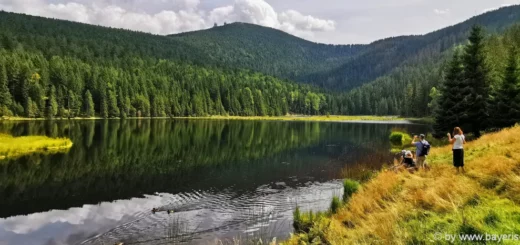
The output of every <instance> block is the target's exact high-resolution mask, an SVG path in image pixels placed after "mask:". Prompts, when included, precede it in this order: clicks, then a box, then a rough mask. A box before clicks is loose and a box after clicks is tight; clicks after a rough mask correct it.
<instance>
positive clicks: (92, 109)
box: [83, 90, 95, 117]
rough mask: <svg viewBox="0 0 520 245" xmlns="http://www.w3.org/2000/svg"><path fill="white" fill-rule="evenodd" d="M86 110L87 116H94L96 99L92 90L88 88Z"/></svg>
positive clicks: (85, 101)
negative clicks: (93, 97)
mask: <svg viewBox="0 0 520 245" xmlns="http://www.w3.org/2000/svg"><path fill="white" fill-rule="evenodd" d="M83 104H84V112H85V116H86V117H93V116H94V114H95V105H94V100H93V99H92V94H91V93H90V90H87V92H85V98H84V102H83Z"/></svg>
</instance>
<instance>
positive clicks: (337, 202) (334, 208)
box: [329, 197, 341, 214]
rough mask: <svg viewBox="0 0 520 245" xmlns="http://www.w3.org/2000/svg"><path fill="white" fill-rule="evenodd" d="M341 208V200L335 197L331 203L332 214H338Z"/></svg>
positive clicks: (330, 210)
mask: <svg viewBox="0 0 520 245" xmlns="http://www.w3.org/2000/svg"><path fill="white" fill-rule="evenodd" d="M339 207H341V200H339V197H333V198H332V201H331V203H330V209H329V212H330V213H331V214H335V213H336V212H338V209H339Z"/></svg>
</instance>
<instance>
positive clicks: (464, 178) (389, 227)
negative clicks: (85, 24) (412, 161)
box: [287, 126, 520, 244]
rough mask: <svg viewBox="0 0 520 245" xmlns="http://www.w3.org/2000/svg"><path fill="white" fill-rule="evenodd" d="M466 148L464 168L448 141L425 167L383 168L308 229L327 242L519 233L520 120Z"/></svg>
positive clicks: (387, 241) (296, 238)
mask: <svg viewBox="0 0 520 245" xmlns="http://www.w3.org/2000/svg"><path fill="white" fill-rule="evenodd" d="M465 150H466V153H465V156H466V171H467V172H466V173H465V174H457V173H456V171H455V169H454V167H453V166H452V161H451V159H452V156H451V154H452V153H451V147H450V146H444V147H434V148H433V149H432V151H431V154H430V156H429V164H430V166H431V168H432V169H431V170H430V171H427V172H424V171H420V172H416V173H414V174H411V173H409V172H407V171H403V172H400V173H395V172H394V171H382V172H381V173H380V174H378V175H377V176H376V177H375V178H374V179H372V180H371V181H369V182H367V183H366V184H364V185H363V186H362V187H361V188H360V190H359V191H358V192H356V193H355V194H353V195H352V198H350V200H349V202H347V204H346V205H344V206H343V207H341V208H340V209H339V210H338V211H337V214H335V215H333V216H332V217H324V218H322V219H320V220H319V222H315V223H314V225H313V227H312V228H310V229H309V230H313V229H314V231H313V232H314V233H315V234H323V235H320V239H323V240H326V241H327V243H328V244H450V243H451V242H449V241H445V240H435V238H434V234H435V233H437V232H440V233H441V234H454V235H458V234H461V233H462V234H467V233H480V234H486V233H487V234H520V126H516V127H513V128H510V129H504V130H503V131H501V132H498V133H492V134H488V135H485V136H483V137H482V138H480V139H478V140H475V141H473V142H469V143H468V144H467V145H466V146H465ZM316 229H319V230H320V231H319V232H318V231H316ZM301 237H302V236H301V235H294V236H292V238H291V239H290V240H289V241H288V242H287V243H289V244H300V239H301ZM515 242H517V241H506V242H504V244H514V243H515ZM456 243H458V244H460V241H458V242H456Z"/></svg>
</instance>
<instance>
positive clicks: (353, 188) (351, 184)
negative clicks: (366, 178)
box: [343, 179, 360, 202]
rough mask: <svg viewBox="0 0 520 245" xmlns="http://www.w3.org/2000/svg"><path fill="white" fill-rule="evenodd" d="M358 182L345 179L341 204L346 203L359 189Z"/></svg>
mask: <svg viewBox="0 0 520 245" xmlns="http://www.w3.org/2000/svg"><path fill="white" fill-rule="evenodd" d="M359 186H360V184H359V182H357V181H355V180H350V179H346V180H345V181H344V182H343V202H347V201H348V199H349V198H350V197H351V196H352V194H354V193H356V192H357V191H358V189H359Z"/></svg>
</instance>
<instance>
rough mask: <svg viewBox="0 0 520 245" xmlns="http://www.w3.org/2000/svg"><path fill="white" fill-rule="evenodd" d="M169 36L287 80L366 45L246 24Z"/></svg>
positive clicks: (229, 61) (221, 60)
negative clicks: (335, 42) (317, 40)
mask: <svg viewBox="0 0 520 245" xmlns="http://www.w3.org/2000/svg"><path fill="white" fill-rule="evenodd" d="M170 37H171V38H172V39H173V40H176V41H179V42H182V43H184V44H186V45H190V46H191V47H193V48H196V49H198V50H201V51H203V52H204V53H206V54H207V55H208V57H209V59H210V60H214V61H217V62H219V63H222V64H226V65H229V66H231V67H241V68H248V69H252V70H256V71H261V72H263V73H266V74H270V75H275V76H279V77H282V78H289V79H295V78H299V77H306V76H309V75H311V74H312V73H315V72H320V71H325V70H328V69H331V68H334V67H339V65H341V64H343V63H345V62H347V61H348V60H349V59H350V58H352V57H355V56H356V55H358V54H360V53H361V52H362V51H363V50H365V48H366V45H328V44H319V43H313V42H310V41H307V40H304V39H301V38H298V37H295V36H292V35H290V34H287V33H285V32H283V31H280V30H277V29H273V28H269V27H263V26H258V25H253V24H247V23H233V24H226V25H223V26H219V27H214V28H211V29H207V30H202V31H195V32H187V33H182V34H177V35H171V36H170Z"/></svg>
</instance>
